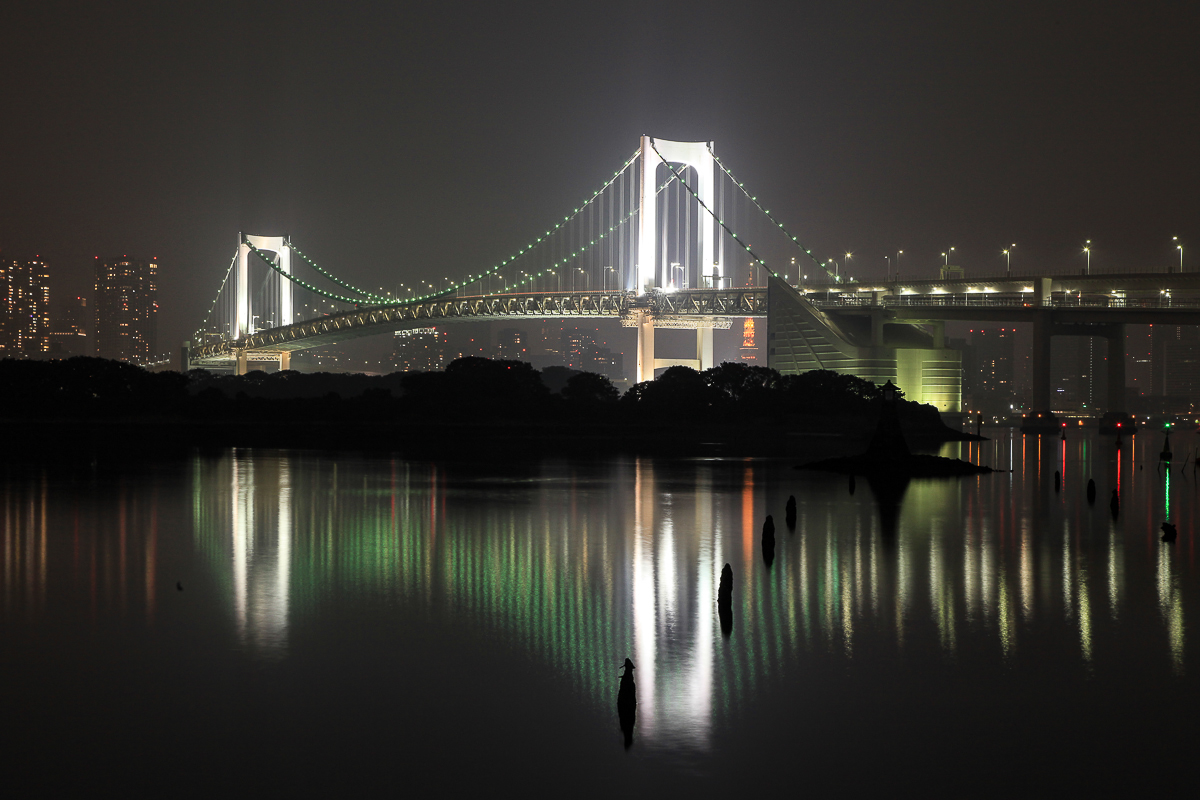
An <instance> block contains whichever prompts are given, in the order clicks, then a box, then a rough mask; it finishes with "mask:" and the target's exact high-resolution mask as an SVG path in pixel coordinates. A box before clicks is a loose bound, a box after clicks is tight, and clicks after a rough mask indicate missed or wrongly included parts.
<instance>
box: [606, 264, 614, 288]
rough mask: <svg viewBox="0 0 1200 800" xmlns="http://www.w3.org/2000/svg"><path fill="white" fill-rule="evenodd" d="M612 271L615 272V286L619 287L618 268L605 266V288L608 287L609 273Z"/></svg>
mask: <svg viewBox="0 0 1200 800" xmlns="http://www.w3.org/2000/svg"><path fill="white" fill-rule="evenodd" d="M610 272H611V273H612V274H613V288H614V289H616V288H617V268H616V267H605V268H604V288H605V289H607V288H608V273H610Z"/></svg>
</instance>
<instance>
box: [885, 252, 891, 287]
mask: <svg viewBox="0 0 1200 800" xmlns="http://www.w3.org/2000/svg"><path fill="white" fill-rule="evenodd" d="M883 260H884V261H886V262H887V279H888V280H889V281H890V280H891V279H892V257H891V256H884V257H883Z"/></svg>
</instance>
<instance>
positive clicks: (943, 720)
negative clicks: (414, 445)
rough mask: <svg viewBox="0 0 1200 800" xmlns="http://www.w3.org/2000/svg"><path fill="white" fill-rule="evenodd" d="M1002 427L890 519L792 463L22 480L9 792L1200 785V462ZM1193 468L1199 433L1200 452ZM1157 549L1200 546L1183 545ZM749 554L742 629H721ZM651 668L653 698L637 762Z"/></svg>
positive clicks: (898, 504)
mask: <svg viewBox="0 0 1200 800" xmlns="http://www.w3.org/2000/svg"><path fill="white" fill-rule="evenodd" d="M992 433H993V435H995V436H996V437H997V438H996V440H994V441H991V442H985V443H982V444H978V445H965V444H964V445H957V444H955V445H950V446H947V447H946V448H945V449H944V450H943V454H944V455H959V454H960V453H961V454H962V455H963V457H968V458H970V459H971V460H975V461H982V463H985V464H990V465H992V466H996V467H1000V468H1003V469H1006V470H1009V469H1011V472H1008V473H1000V474H994V475H989V476H983V477H978V478H970V479H958V480H925V481H913V482H912V483H911V484H910V485H909V486H908V487H907V489H906V491H904V492H903V494H902V495H901V496H897V495H896V493H895V492H892V493H887V492H884V493H882V494H883V497H882V502H881V499H880V497H879V496H877V494H876V492H875V491H873V489H872V487H871V486H870V485H868V484H867V482H866V481H865V480H862V479H860V480H859V481H858V485H857V487H856V491H854V492H851V491H850V489H849V486H848V482H847V480H846V479H845V478H843V477H840V476H831V475H824V474H814V473H806V472H799V471H796V470H794V469H792V465H793V462H792V461H786V462H785V461H757V460H740V459H738V460H732V459H714V460H702V459H701V460H656V459H603V460H598V461H588V462H585V461H564V460H549V461H543V462H534V463H527V462H521V463H506V462H505V461H504V460H503V458H502V456H501V457H497V456H496V455H495V454H493V455H492V456H491V457H489V459H488V460H487V461H485V462H483V463H480V464H474V465H472V464H468V463H463V462H461V461H456V462H446V463H429V462H413V461H403V460H385V459H384V460H381V459H374V460H369V459H360V458H356V457H344V456H331V455H323V454H311V453H287V452H249V451H237V452H228V453H226V454H224V455H223V456H221V457H217V458H213V457H199V456H197V457H196V458H194V459H192V460H190V461H187V462H183V463H178V462H175V463H170V464H165V465H161V466H158V467H155V468H154V469H152V470H148V471H139V472H128V471H126V472H112V471H109V470H105V469H100V468H94V469H93V470H92V471H91V472H90V473H89V474H88V476H85V478H84V479H82V480H79V479H76V480H67V479H62V478H56V477H54V476H55V474H57V473H54V472H48V473H46V472H40V471H36V470H20V469H15V468H10V470H9V473H8V477H7V478H5V479H3V481H2V482H0V524H2V526H3V535H2V551H0V567H2V568H0V624H2V628H0V630H2V632H3V635H2V638H0V670H2V677H3V689H2V693H3V694H2V696H3V701H2V705H0V725H2V726H3V731H4V734H5V736H4V742H3V751H2V752H3V756H2V759H3V764H4V767H5V772H4V776H5V781H6V785H7V786H8V787H10V788H12V787H16V786H19V785H21V784H20V783H18V782H21V783H25V784H26V785H28V786H33V787H36V788H37V789H39V790H41V791H47V790H49V789H52V788H54V787H58V786H63V785H66V786H69V787H71V788H74V789H76V790H83V791H95V790H98V789H102V788H105V787H113V786H116V787H123V788H126V789H129V790H131V791H135V792H142V793H149V792H154V793H155V794H171V795H179V794H184V795H188V794H194V793H206V794H207V793H212V792H217V791H222V792H225V791H228V792H234V793H238V794H250V793H271V794H282V793H285V792H286V793H289V794H328V793H331V792H337V793H353V794H364V793H370V794H385V793H386V794H397V793H400V792H404V791H409V790H417V791H421V792H423V793H439V792H445V793H449V792H456V791H464V790H472V791H477V792H481V793H482V792H487V793H489V794H494V795H503V794H508V793H520V794H522V795H528V794H532V795H534V796H537V795H541V794H546V793H549V792H555V793H562V794H572V795H574V794H585V795H592V796H607V797H618V796H625V795H637V794H649V793H661V792H672V793H674V792H680V791H691V792H702V793H718V792H723V793H729V792H738V793H741V792H744V791H747V790H752V789H755V788H758V787H763V788H766V787H778V788H779V789H781V790H786V791H789V792H792V793H801V792H809V793H813V794H816V795H818V796H829V795H833V794H838V795H854V794H862V793H866V792H872V793H878V792H887V793H896V792H901V791H904V792H906V793H907V792H909V791H913V790H924V791H929V792H938V793H944V794H953V795H954V796H964V795H1010V796H1011V795H1013V794H1016V793H1020V794H1023V795H1031V794H1040V795H1049V794H1064V793H1065V794H1072V795H1074V794H1078V793H1081V792H1090V793H1092V794H1095V795H1128V794H1133V793H1138V794H1141V793H1144V792H1146V791H1148V790H1153V789H1156V788H1166V787H1172V786H1175V787H1177V790H1178V787H1190V785H1191V783H1192V781H1193V776H1195V775H1196V774H1197V773H1196V770H1195V766H1194V758H1195V755H1194V754H1195V751H1196V746H1197V737H1196V730H1197V726H1198V721H1200V717H1198V712H1200V697H1198V693H1197V692H1196V691H1195V689H1196V688H1197V682H1196V680H1195V678H1194V677H1193V676H1194V675H1195V673H1196V671H1197V668H1198V661H1197V659H1198V657H1200V653H1198V652H1197V645H1196V641H1195V636H1194V635H1193V631H1192V628H1193V625H1194V623H1193V620H1196V619H1197V618H1198V617H1200V605H1198V602H1200V599H1198V597H1197V589H1196V579H1197V572H1198V568H1197V555H1196V549H1197V548H1196V542H1195V538H1194V533H1193V532H1194V531H1196V498H1197V493H1198V492H1200V485H1198V483H1197V477H1196V474H1195V471H1194V470H1193V468H1192V465H1191V463H1190V462H1189V463H1188V464H1187V465H1186V466H1182V465H1180V464H1179V463H1178V462H1177V463H1176V465H1175V468H1174V469H1173V470H1172V471H1171V472H1169V473H1168V472H1166V471H1163V470H1161V469H1159V468H1158V462H1157V454H1158V450H1159V449H1160V448H1161V436H1160V435H1158V434H1152V435H1146V434H1143V435H1141V436H1138V437H1136V439H1135V440H1134V441H1133V442H1130V441H1126V443H1125V447H1124V449H1123V450H1121V451H1120V457H1119V458H1118V451H1117V450H1116V449H1115V448H1114V446H1113V440H1112V439H1111V438H1096V437H1094V436H1093V437H1087V436H1085V435H1084V434H1080V433H1076V432H1072V433H1073V436H1074V438H1072V439H1071V440H1070V441H1068V442H1067V443H1066V444H1065V445H1064V444H1062V443H1061V442H1059V440H1058V439H1054V438H1046V439H1044V440H1039V439H1038V438H1037V437H1021V436H1020V435H1019V434H1017V435H1015V436H1013V435H1011V434H1010V433H1009V432H1008V431H1007V430H997V431H993V432H992ZM1190 445H1191V438H1190V435H1185V436H1179V437H1176V442H1175V450H1176V451H1177V452H1179V453H1180V454H1186V453H1187V452H1188V451H1189V450H1190ZM1181 467H1182V468H1181ZM1056 469H1057V470H1060V471H1062V473H1063V475H1064V481H1063V486H1062V490H1061V491H1060V492H1055V489H1054V472H1055V470H1056ZM1089 477H1092V478H1094V479H1095V480H1096V483H1097V487H1098V496H1097V501H1096V504H1095V505H1094V506H1089V504H1088V502H1087V500H1086V497H1085V493H1084V486H1085V484H1086V481H1087V479H1088V478H1089ZM1118 485H1119V486H1120V493H1121V501H1122V506H1121V512H1120V515H1119V517H1117V518H1116V519H1114V518H1113V516H1112V515H1111V514H1110V512H1109V496H1110V494H1111V491H1112V489H1113V488H1114V487H1117V486H1118ZM789 494H794V495H795V496H796V499H797V501H798V506H799V515H798V516H799V519H798V523H797V525H796V528H795V531H794V532H792V531H789V530H788V528H787V526H786V525H785V524H784V507H785V503H786V501H787V498H788V495H789ZM767 514H773V515H774V518H775V523H776V527H777V532H776V540H777V546H776V557H775V560H774V563H773V565H771V566H770V567H768V566H766V564H765V563H764V559H763V555H762V551H761V548H760V532H761V528H762V524H763V519H764V517H765V516H766V515H767ZM1165 519H1170V520H1172V521H1175V522H1176V523H1177V524H1178V527H1179V530H1180V538H1179V541H1177V542H1175V543H1174V544H1173V545H1167V544H1163V543H1161V542H1160V541H1159V533H1158V527H1159V525H1160V524H1161V522H1162V521H1163V520H1165ZM726 562H729V563H730V564H731V565H732V567H733V574H734V590H733V598H734V613H733V628H732V632H731V633H730V634H729V635H728V636H725V635H724V634H723V632H722V630H721V626H720V623H719V620H718V616H717V613H716V604H715V599H716V590H717V581H718V579H719V575H720V571H721V567H722V565H723V564H724V563H726ZM177 582H178V583H179V584H180V585H182V587H183V588H182V591H181V590H179V589H178V588H177V586H176V584H177ZM626 657H629V658H631V659H632V660H633V662H634V663H635V664H636V666H637V671H636V673H635V676H636V680H637V690H638V700H639V706H638V711H637V721H636V725H635V727H634V730H633V742H632V746H631V747H629V748H628V749H626V748H625V746H624V742H623V736H622V733H621V730H620V728H619V726H618V718H617V710H616V694H617V687H618V681H619V677H618V667H619V665H620V664H621V663H622V661H623V660H624V659H625V658H626ZM30 781H34V782H36V783H34V784H28V782H30ZM1181 782H1185V783H1181ZM1182 790H1183V791H1189V790H1188V789H1186V788H1184V789H1182Z"/></svg>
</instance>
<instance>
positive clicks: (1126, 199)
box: [0, 2, 1200, 350]
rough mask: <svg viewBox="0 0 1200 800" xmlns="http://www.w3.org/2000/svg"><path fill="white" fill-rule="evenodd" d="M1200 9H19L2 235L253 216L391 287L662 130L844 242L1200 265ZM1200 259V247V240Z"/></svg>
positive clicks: (524, 216)
mask: <svg viewBox="0 0 1200 800" xmlns="http://www.w3.org/2000/svg"><path fill="white" fill-rule="evenodd" d="M1198 9H1200V5H1197V4H1196V3H1176V4H1168V3H1139V4H1108V5H1102V4H1095V3H1072V4H1067V3H1057V4H1055V3H1011V2H1006V3H1003V4H993V6H992V7H991V8H985V7H984V6H982V5H981V4H971V3H961V2H954V3H922V4H914V3H888V4H884V3H849V2H840V3H821V4H816V3H746V2H741V3H716V2H692V3H678V2H644V3H625V2H607V3H594V4H580V3H545V4H534V3H495V4H470V3H437V4H417V3H354V4H349V3H332V2H327V3H296V2H288V3H278V4H270V3H219V2H202V3H146V4H133V3H54V2H43V3H32V2H25V3H6V4H4V5H3V10H0V29H2V30H3V31H4V33H5V35H4V46H3V47H2V48H0V65H2V69H0V86H2V89H3V90H2V92H0V120H2V121H3V124H2V125H0V141H2V144H3V146H2V148H0V153H2V154H3V156H2V159H0V188H2V191H0V203H2V206H0V248H2V249H3V253H4V255H5V256H6V257H22V256H31V255H34V254H40V255H41V256H42V257H43V258H45V259H46V260H47V261H48V262H49V264H50V266H51V269H52V272H53V289H54V292H55V293H56V297H62V296H64V295H68V294H70V295H73V294H78V293H83V292H88V291H90V285H91V269H92V264H93V257H94V256H100V257H102V258H103V257H107V256H112V255H121V254H126V253H128V254H129V255H131V256H136V257H142V258H149V257H152V256H153V257H157V258H158V259H159V261H160V264H161V276H162V277H161V284H160V287H161V288H160V298H159V302H160V306H161V308H162V311H161V319H160V342H161V345H162V346H160V349H162V350H167V349H169V348H172V347H173V346H174V345H175V343H176V342H177V341H178V340H181V339H183V338H186V336H187V334H188V332H189V331H190V330H191V329H192V327H193V326H194V325H195V324H196V323H197V322H198V321H199V319H200V317H201V316H202V315H203V313H204V310H205V309H206V308H207V305H208V303H209V302H210V301H211V299H212V297H213V296H214V295H215V292H216V289H217V286H218V285H219V283H220V280H221V277H222V275H223V274H224V271H225V268H226V267H227V266H228V263H229V259H230V256H231V255H232V253H233V250H234V247H235V245H236V237H237V233H238V231H246V232H252V233H261V234H276V233H289V234H291V235H292V236H293V237H294V238H295V240H296V241H297V243H298V244H300V246H301V247H303V248H304V249H305V251H306V252H308V253H309V254H310V255H312V256H313V257H314V258H315V259H316V260H317V261H318V262H319V263H322V264H325V265H329V266H330V267H332V268H334V269H335V270H336V271H337V272H338V273H339V274H343V275H345V276H346V277H347V278H348V279H350V280H352V281H354V282H361V283H362V284H365V285H368V286H377V285H385V286H389V287H390V286H394V285H395V284H396V283H397V282H398V281H406V282H407V281H412V280H413V279H419V278H424V277H435V276H442V275H448V276H451V277H456V276H459V275H462V274H465V273H468V272H475V271H478V270H480V269H481V268H484V267H487V266H490V265H492V264H494V263H495V262H497V261H498V260H500V259H501V258H503V257H504V256H505V255H507V254H508V253H509V252H510V251H511V250H512V249H514V248H516V247H520V246H521V245H522V244H524V243H525V242H526V241H527V240H528V239H529V238H530V236H531V235H536V233H538V232H540V231H542V230H544V229H545V227H546V225H547V223H548V222H549V221H550V220H553V219H556V218H561V216H562V215H563V214H564V213H566V212H567V211H569V210H570V209H572V208H574V207H575V206H576V205H578V203H579V201H581V200H582V199H584V198H585V197H586V196H587V195H588V194H590V192H591V191H592V190H594V189H595V188H596V187H597V186H598V185H599V184H600V183H601V182H602V181H603V180H604V179H605V178H606V177H608V176H610V175H611V174H612V172H613V171H614V170H615V169H617V168H618V167H619V166H620V164H621V163H622V162H623V161H624V160H625V158H627V157H628V156H629V155H630V154H631V153H633V151H634V150H635V148H636V147H637V144H638V136H639V135H640V134H642V133H649V134H651V135H654V136H658V137H662V138H668V139H678V140H688V141H691V140H712V141H715V142H716V152H717V153H718V155H720V156H721V157H722V158H723V159H724V160H725V162H726V163H727V164H728V165H729V166H730V167H731V168H732V169H733V170H734V171H735V172H736V173H737V174H738V175H739V177H740V178H741V179H742V180H743V181H745V183H746V185H747V187H748V188H750V189H751V190H752V191H753V192H754V193H755V194H756V195H758V197H759V198H760V199H762V200H764V201H765V202H766V204H767V207H768V208H770V209H771V210H772V211H773V212H775V213H776V214H777V215H778V216H779V218H780V219H781V220H782V221H783V222H784V223H785V224H786V225H787V226H788V227H789V228H790V229H792V230H793V231H795V232H796V233H798V234H799V235H800V236H801V238H802V239H804V240H805V241H806V242H808V243H809V246H810V247H811V248H812V249H813V250H814V252H815V253H817V254H819V255H821V256H832V255H834V254H841V253H844V252H846V251H847V250H849V251H853V252H854V253H855V257H854V260H855V263H856V264H857V265H858V266H856V267H855V270H854V271H855V272H856V273H858V274H863V275H868V274H871V270H872V269H874V271H875V272H876V273H877V274H879V275H882V273H883V269H884V259H883V256H884V254H885V253H888V252H894V251H895V250H896V249H897V248H903V249H904V250H905V259H906V262H907V263H906V265H905V269H906V272H908V273H909V274H914V275H916V274H921V273H922V271H924V272H925V273H926V274H929V275H930V276H932V275H933V274H934V272H935V270H936V266H937V264H938V263H940V261H941V259H940V257H939V253H940V252H941V251H943V250H945V249H946V248H947V247H948V246H951V245H953V246H955V247H956V253H958V254H959V257H958V258H956V259H955V261H957V262H958V263H960V264H962V265H963V266H964V267H966V268H967V269H968V274H970V271H972V270H978V271H991V270H992V269H1002V268H1003V260H1002V256H1000V254H999V251H1000V249H1001V248H1002V247H1004V246H1006V245H1008V244H1010V243H1012V242H1016V243H1017V244H1018V249H1017V256H1016V257H1015V258H1014V262H1013V266H1014V271H1019V265H1020V264H1021V262H1022V261H1024V262H1025V263H1026V264H1029V265H1037V266H1040V267H1047V266H1051V265H1054V264H1063V263H1072V260H1073V259H1074V260H1077V261H1078V266H1082V263H1083V262H1082V256H1081V255H1080V254H1079V249H1080V247H1081V246H1082V243H1083V241H1084V239H1089V238H1090V239H1092V240H1093V256H1092V265H1093V267H1094V268H1105V269H1107V268H1110V267H1113V266H1117V265H1121V264H1127V265H1129V267H1130V268H1139V267H1143V266H1162V265H1165V264H1167V263H1172V261H1174V262H1175V263H1177V260H1178V253H1177V252H1176V251H1175V250H1174V248H1173V245H1172V242H1171V237H1172V236H1178V237H1180V239H1181V240H1182V241H1183V242H1184V243H1185V247H1187V248H1189V249H1188V250H1185V268H1190V269H1200V213H1198V212H1200V197H1198V195H1197V189H1198V188H1200V181H1198V178H1200V155H1198V146H1200V135H1198V134H1200V124H1198V123H1200V91H1198V89H1200V75H1198V73H1200V56H1198V51H1197V47H1198V46H1200V10H1198ZM1192 248H1194V249H1192Z"/></svg>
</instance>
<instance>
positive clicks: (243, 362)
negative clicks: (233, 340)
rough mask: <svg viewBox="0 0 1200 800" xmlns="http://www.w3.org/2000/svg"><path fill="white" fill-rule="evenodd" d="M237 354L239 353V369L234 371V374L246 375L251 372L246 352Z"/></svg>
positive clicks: (241, 351) (240, 351)
mask: <svg viewBox="0 0 1200 800" xmlns="http://www.w3.org/2000/svg"><path fill="white" fill-rule="evenodd" d="M236 352H237V367H236V369H235V370H234V374H236V375H245V374H246V373H247V372H249V371H250V369H249V366H248V365H247V358H246V351H245V350H238V351H236Z"/></svg>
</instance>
